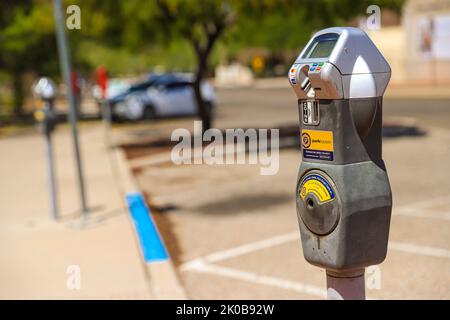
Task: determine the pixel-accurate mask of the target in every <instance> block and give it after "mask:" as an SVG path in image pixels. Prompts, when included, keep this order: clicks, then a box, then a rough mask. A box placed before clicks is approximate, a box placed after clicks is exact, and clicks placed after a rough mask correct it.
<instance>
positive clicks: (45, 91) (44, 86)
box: [32, 77, 58, 220]
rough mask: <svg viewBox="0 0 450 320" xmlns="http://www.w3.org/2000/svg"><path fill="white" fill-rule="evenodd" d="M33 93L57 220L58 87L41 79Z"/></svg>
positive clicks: (33, 88)
mask: <svg viewBox="0 0 450 320" xmlns="http://www.w3.org/2000/svg"><path fill="white" fill-rule="evenodd" d="M32 91H33V95H34V97H35V99H36V100H37V101H38V102H37V104H38V105H37V106H36V110H35V112H34V117H35V119H36V120H37V121H38V124H39V130H40V131H41V132H42V133H43V134H44V136H45V142H46V151H47V167H48V168H47V170H48V179H49V187H50V206H51V217H52V218H53V219H54V220H56V219H57V217H58V204H57V199H56V178H55V168H54V165H53V147H52V139H51V138H52V132H53V130H54V129H55V126H56V116H55V113H54V110H53V101H54V99H55V97H56V85H55V83H54V82H53V81H52V80H51V79H49V78H45V77H44V78H40V79H39V80H37V81H36V82H35V83H34V84H33V86H32Z"/></svg>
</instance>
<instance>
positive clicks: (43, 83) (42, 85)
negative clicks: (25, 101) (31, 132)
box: [32, 77, 56, 134]
mask: <svg viewBox="0 0 450 320" xmlns="http://www.w3.org/2000/svg"><path fill="white" fill-rule="evenodd" d="M32 90H33V94H34V95H35V97H36V98H37V99H38V100H39V104H38V107H37V108H36V110H35V112H34V117H35V119H36V120H37V121H38V123H39V129H40V131H41V132H42V133H44V134H50V133H51V132H52V131H53V130H54V129H55V125H56V116H55V113H54V110H53V101H54V99H55V97H56V85H55V83H54V82H53V81H52V80H51V79H49V78H45V77H43V78H40V79H39V80H37V81H36V82H35V83H34V84H33V87H32Z"/></svg>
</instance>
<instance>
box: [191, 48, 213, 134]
mask: <svg viewBox="0 0 450 320" xmlns="http://www.w3.org/2000/svg"><path fill="white" fill-rule="evenodd" d="M206 61H207V57H202V56H201V55H199V56H198V68H197V72H196V74H195V79H194V93H195V100H196V102H197V111H198V115H199V116H200V119H201V120H202V124H203V126H202V127H203V133H204V132H205V131H206V130H208V129H210V128H211V126H212V119H211V115H212V113H211V110H210V107H209V106H208V105H207V104H206V103H205V101H204V100H203V96H202V91H201V84H202V81H203V79H204V76H205V73H206Z"/></svg>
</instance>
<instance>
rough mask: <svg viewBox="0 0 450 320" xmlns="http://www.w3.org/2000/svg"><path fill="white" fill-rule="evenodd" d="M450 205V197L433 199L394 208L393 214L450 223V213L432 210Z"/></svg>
mask: <svg viewBox="0 0 450 320" xmlns="http://www.w3.org/2000/svg"><path fill="white" fill-rule="evenodd" d="M446 204H448V205H450V196H443V197H437V198H431V199H428V200H424V201H420V202H416V203H414V204H411V205H406V206H401V207H398V208H395V207H394V208H393V210H392V214H393V215H395V216H399V215H401V216H409V217H415V218H427V219H437V220H446V221H450V213H449V212H441V210H432V209H431V208H432V207H434V206H440V205H446Z"/></svg>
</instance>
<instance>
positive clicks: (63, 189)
mask: <svg viewBox="0 0 450 320" xmlns="http://www.w3.org/2000/svg"><path fill="white" fill-rule="evenodd" d="M80 133H81V134H80V144H81V151H82V158H83V164H84V173H85V174H84V176H85V179H86V187H87V199H88V205H89V209H90V215H89V221H88V223H87V225H85V226H82V225H81V220H80V209H79V198H78V196H79V195H78V188H77V180H76V172H75V163H74V158H73V144H72V140H71V135H70V131H69V129H68V128H67V127H61V128H58V129H57V130H56V132H55V134H54V150H55V162H56V165H57V167H56V175H57V183H58V185H57V188H58V194H59V199H58V200H59V204H60V206H59V208H60V210H59V211H60V216H61V219H60V221H59V222H53V221H52V220H51V219H50V209H49V195H48V186H47V171H46V162H45V161H46V160H45V159H46V158H45V146H44V139H43V137H42V136H41V135H40V134H38V133H36V134H31V135H30V134H27V135H22V136H15V137H9V138H3V139H0V153H1V166H0V177H1V180H0V181H1V182H0V201H1V202H0V204H1V206H0V270H1V272H0V284H1V285H0V299H14V298H19V299H35V298H37V299H48V298H50V299H51V298H58V299H72V298H86V299H151V298H152V294H151V289H150V287H149V285H148V279H147V273H146V270H145V266H144V264H143V261H142V258H141V252H140V248H139V244H138V242H137V239H136V235H135V233H134V229H133V226H132V222H131V221H130V217H129V214H128V212H127V208H126V207H125V205H124V203H123V201H122V197H123V196H122V195H121V194H120V193H119V191H118V188H117V181H115V179H114V174H113V171H112V167H111V164H110V162H109V160H108V153H107V152H106V148H105V145H104V140H103V131H102V126H101V125H100V124H91V125H89V126H87V127H85V128H82V130H80ZM70 266H75V267H74V268H75V269H70V268H69V267H70ZM78 266H79V268H80V269H79V270H80V278H79V279H80V289H79V290H77V289H69V288H68V287H67V282H68V280H69V282H70V280H73V279H75V278H74V277H75V276H76V274H75V273H76V270H77V267H78ZM68 268H69V272H75V273H68ZM71 270H72V271H71ZM73 270H75V271H73ZM71 276H72V277H71ZM73 283H76V281H75V282H73Z"/></svg>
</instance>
